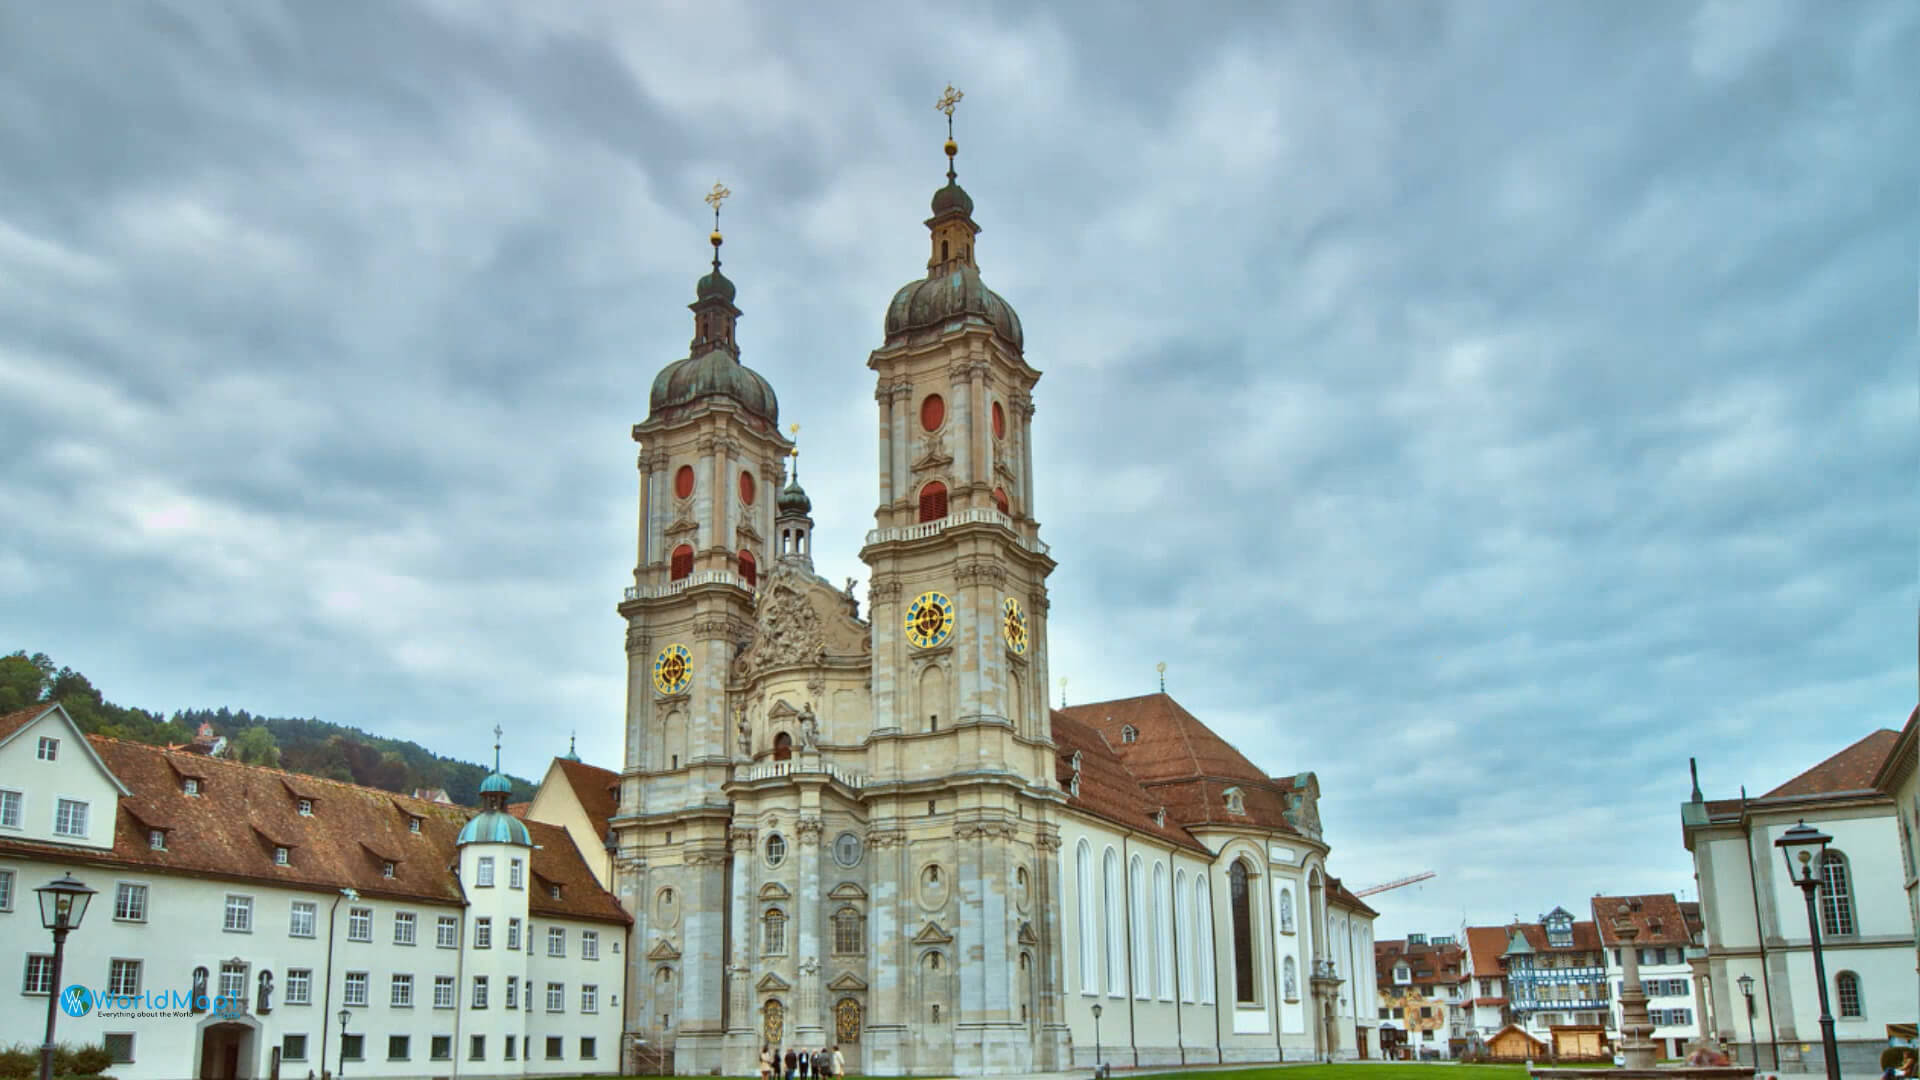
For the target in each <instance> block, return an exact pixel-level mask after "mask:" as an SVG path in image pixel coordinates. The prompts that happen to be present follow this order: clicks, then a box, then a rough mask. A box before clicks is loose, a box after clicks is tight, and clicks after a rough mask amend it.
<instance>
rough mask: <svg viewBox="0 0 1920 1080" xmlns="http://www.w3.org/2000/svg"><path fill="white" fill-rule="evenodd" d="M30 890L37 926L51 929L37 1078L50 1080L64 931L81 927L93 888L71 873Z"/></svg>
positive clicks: (58, 1003) (63, 950)
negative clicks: (43, 1038)
mask: <svg viewBox="0 0 1920 1080" xmlns="http://www.w3.org/2000/svg"><path fill="white" fill-rule="evenodd" d="M33 891H34V892H36V893H38V894H40V925H41V926H44V927H46V928H47V929H49V930H51V931H53V970H52V971H51V972H48V973H47V1041H46V1042H45V1043H43V1044H41V1046H40V1080H53V1022H54V1019H55V1017H57V1016H58V1015H59V1013H60V999H61V996H62V995H61V993H60V963H61V961H62V960H63V959H65V953H66V948H67V931H69V930H78V929H80V920H81V919H84V918H86V917H87V904H88V903H89V902H90V901H92V900H93V890H92V889H89V888H87V887H86V886H85V885H82V884H80V883H79V882H77V881H75V880H73V875H72V874H62V875H61V876H60V880H59V881H55V882H51V883H49V884H46V885H42V886H40V887H39V888H37V889H35V890H33ZM83 993H84V991H83ZM76 1015H77V1014H76Z"/></svg>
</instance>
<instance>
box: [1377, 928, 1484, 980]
mask: <svg viewBox="0 0 1920 1080" xmlns="http://www.w3.org/2000/svg"><path fill="white" fill-rule="evenodd" d="M1465 956H1466V954H1465V952H1464V951H1463V950H1462V949H1461V948H1460V945H1459V943H1457V942H1455V943H1450V944H1446V945H1428V944H1424V943H1423V944H1420V945H1409V944H1407V942H1406V939H1405V938H1397V939H1395V940H1392V941H1376V942H1374V943H1373V976H1374V984H1375V985H1376V986H1377V987H1378V988H1379V989H1381V990H1388V991H1392V990H1396V989H1399V988H1400V987H1402V986H1404V985H1405V984H1401V983H1396V982H1395V981H1394V975H1393V968H1394V965H1395V964H1397V963H1400V962H1402V961H1404V962H1405V963H1406V965H1407V974H1408V977H1409V978H1411V979H1412V980H1413V983H1412V985H1413V987H1414V988H1415V989H1418V990H1422V991H1425V990H1430V989H1433V988H1435V987H1449V986H1458V985H1459V984H1460V982H1461V980H1462V979H1464V978H1465V976H1464V975H1463V974H1462V972H1461V962H1462V961H1463V960H1464V959H1465Z"/></svg>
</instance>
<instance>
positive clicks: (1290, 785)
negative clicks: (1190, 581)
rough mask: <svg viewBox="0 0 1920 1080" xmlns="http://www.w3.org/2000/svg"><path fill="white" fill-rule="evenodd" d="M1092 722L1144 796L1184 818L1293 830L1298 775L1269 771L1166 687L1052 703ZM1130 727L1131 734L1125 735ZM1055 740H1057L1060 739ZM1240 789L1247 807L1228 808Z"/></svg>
mask: <svg viewBox="0 0 1920 1080" xmlns="http://www.w3.org/2000/svg"><path fill="white" fill-rule="evenodd" d="M1053 715H1054V716H1055V717H1066V718H1067V719H1069V720H1071V721H1074V722H1077V723H1079V724H1081V725H1083V726H1085V727H1086V728H1088V729H1090V730H1091V731H1093V732H1094V733H1095V735H1096V736H1097V737H1098V738H1100V740H1101V741H1102V742H1103V743H1104V744H1105V746H1106V747H1107V749H1108V751H1109V752H1110V753H1112V754H1113V755H1114V756H1115V757H1116V758H1117V759H1118V760H1119V761H1120V762H1121V763H1122V764H1123V765H1124V767H1125V768H1126V769H1127V770H1128V772H1129V774H1130V775H1131V776H1132V777H1133V779H1134V781H1135V782H1136V784H1137V785H1138V786H1140V787H1141V788H1143V789H1145V790H1146V792H1147V793H1148V794H1147V798H1148V799H1149V800H1150V801H1151V802H1153V803H1157V804H1164V805H1165V806H1166V807H1167V812H1168V813H1169V814H1172V815H1173V817H1174V818H1175V819H1177V820H1178V821H1180V822H1181V823H1182V824H1185V825H1202V824H1218V825H1243V826H1244V825H1254V826H1258V827H1260V828H1265V829H1274V830H1278V831H1282V832H1288V833H1296V830H1295V829H1294V827H1293V826H1292V824H1290V823H1289V822H1288V821H1287V819H1286V812H1287V809H1288V807H1289V804H1290V801H1291V795H1292V792H1293V790H1294V788H1295V785H1296V784H1302V783H1303V782H1302V781H1301V779H1300V778H1299V777H1290V776H1289V777H1270V776H1268V775H1267V774H1266V773H1264V772H1262V771H1260V769H1259V768H1258V767H1257V766H1255V765H1254V764H1253V763H1252V762H1251V761H1248V760H1247V759H1246V758H1245V757H1244V756H1243V755H1242V754H1241V753H1240V751H1238V750H1235V749H1234V748H1233V746H1232V745H1231V744H1229V743H1228V742H1227V741H1226V740H1225V739H1222V738H1221V737H1220V736H1218V735H1216V734H1214V733H1213V731H1212V730H1211V729H1210V728H1208V727H1207V725H1205V724H1203V723H1201V722H1200V721H1199V720H1198V719H1196V718H1195V717H1194V715H1193V714H1192V713H1190V712H1188V711H1187V710H1186V709H1185V708H1182V707H1181V705H1180V703H1179V702H1177V701H1175V700H1173V698H1171V697H1169V696H1168V695H1166V694H1165V693H1158V694H1147V695H1144V696H1142V697H1133V698H1120V699H1118V700H1115V701H1096V702H1091V703H1089V704H1086V705H1074V706H1071V707H1069V708H1066V709H1056V710H1054V713H1053ZM1127 728H1132V729H1133V731H1134V741H1133V742H1130V743H1129V742H1127V741H1126V738H1125V732H1126V729H1127ZM1055 741H1058V740H1057V739H1056V740H1055ZM1228 788H1239V789H1240V792H1241V795H1242V798H1243V801H1244V803H1245V806H1246V810H1247V812H1246V813H1245V814H1230V813H1228V812H1227V802H1226V792H1227V789H1228Z"/></svg>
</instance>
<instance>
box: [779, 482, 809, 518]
mask: <svg viewBox="0 0 1920 1080" xmlns="http://www.w3.org/2000/svg"><path fill="white" fill-rule="evenodd" d="M774 502H775V504H776V505H778V506H779V508H780V513H781V515H782V516H784V515H787V514H798V515H805V514H809V513H812V512H813V500H812V499H809V498H807V492H806V489H805V488H803V487H801V486H800V477H799V476H797V475H796V476H794V478H793V479H791V480H788V481H787V486H786V487H783V488H781V489H780V495H779V497H778V498H777V499H775V500H774Z"/></svg>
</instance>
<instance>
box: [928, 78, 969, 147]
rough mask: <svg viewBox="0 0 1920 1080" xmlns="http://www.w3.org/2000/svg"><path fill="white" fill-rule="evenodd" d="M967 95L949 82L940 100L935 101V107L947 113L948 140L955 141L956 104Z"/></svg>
mask: <svg viewBox="0 0 1920 1080" xmlns="http://www.w3.org/2000/svg"><path fill="white" fill-rule="evenodd" d="M966 96H967V95H965V94H963V93H961V92H960V91H958V90H955V89H954V88H953V84H952V83H948V84H947V90H946V92H945V93H943V94H941V95H940V100H939V101H936V102H934V103H933V107H934V109H936V110H937V111H939V112H943V113H946V114H947V141H948V142H952V141H953V109H954V106H956V105H958V104H960V99H961V98H963V97H966Z"/></svg>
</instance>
